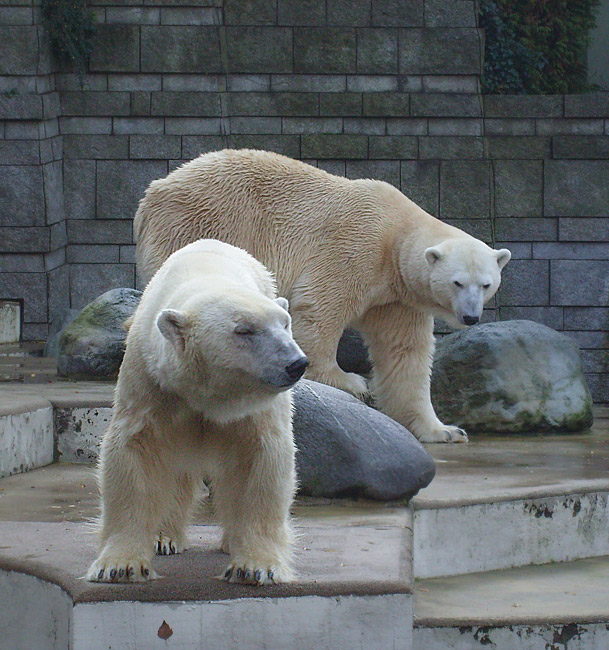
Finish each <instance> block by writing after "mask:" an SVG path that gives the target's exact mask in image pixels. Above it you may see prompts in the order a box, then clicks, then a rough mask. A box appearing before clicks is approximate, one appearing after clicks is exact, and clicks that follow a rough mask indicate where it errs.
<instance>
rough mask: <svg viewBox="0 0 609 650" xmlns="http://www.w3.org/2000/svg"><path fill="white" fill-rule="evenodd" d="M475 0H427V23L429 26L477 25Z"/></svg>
mask: <svg viewBox="0 0 609 650" xmlns="http://www.w3.org/2000/svg"><path fill="white" fill-rule="evenodd" d="M476 14H477V11H476V6H475V2H474V1H473V0H448V2H447V1H446V0H425V25H427V26H428V27H475V26H476Z"/></svg>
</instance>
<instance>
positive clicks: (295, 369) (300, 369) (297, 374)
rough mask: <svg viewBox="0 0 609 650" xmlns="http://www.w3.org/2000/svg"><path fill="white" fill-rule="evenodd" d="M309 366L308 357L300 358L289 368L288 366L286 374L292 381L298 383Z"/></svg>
mask: <svg viewBox="0 0 609 650" xmlns="http://www.w3.org/2000/svg"><path fill="white" fill-rule="evenodd" d="M308 365H309V360H308V359H307V358H306V357H300V359H296V361H294V363H291V364H290V365H289V366H286V369H285V371H286V374H287V376H288V377H289V378H290V380H292V381H295V382H296V381H298V380H299V379H300V378H301V377H302V376H303V375H304V371H305V368H306V367H307V366H308Z"/></svg>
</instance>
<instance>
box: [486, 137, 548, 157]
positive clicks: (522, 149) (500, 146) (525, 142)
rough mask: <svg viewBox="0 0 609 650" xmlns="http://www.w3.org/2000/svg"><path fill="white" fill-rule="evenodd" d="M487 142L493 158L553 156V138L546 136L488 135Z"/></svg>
mask: <svg viewBox="0 0 609 650" xmlns="http://www.w3.org/2000/svg"><path fill="white" fill-rule="evenodd" d="M486 143H487V145H488V155H489V156H490V157H491V158H499V159H518V160H526V159H537V158H540V159H543V158H550V157H551V151H552V144H551V139H550V138H546V137H534V136H529V137H512V136H503V137H491V138H488V137H487V138H486Z"/></svg>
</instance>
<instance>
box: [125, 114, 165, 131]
mask: <svg viewBox="0 0 609 650" xmlns="http://www.w3.org/2000/svg"><path fill="white" fill-rule="evenodd" d="M164 127H165V124H164V120H163V119H162V118H160V117H116V118H114V119H113V120H112V131H113V133H114V134H115V135H131V134H136V135H160V134H161V133H163V130H164Z"/></svg>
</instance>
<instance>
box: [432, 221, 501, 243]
mask: <svg viewBox="0 0 609 650" xmlns="http://www.w3.org/2000/svg"><path fill="white" fill-rule="evenodd" d="M442 221H444V222H445V223H447V224H448V225H449V226H454V227H455V228H459V229H460V230H463V231H464V232H466V233H467V234H468V235H471V236H472V237H476V238H477V239H480V240H482V241H483V242H485V243H486V244H488V245H489V246H490V245H491V242H492V241H493V228H492V224H491V221H490V220H489V219H442Z"/></svg>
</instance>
